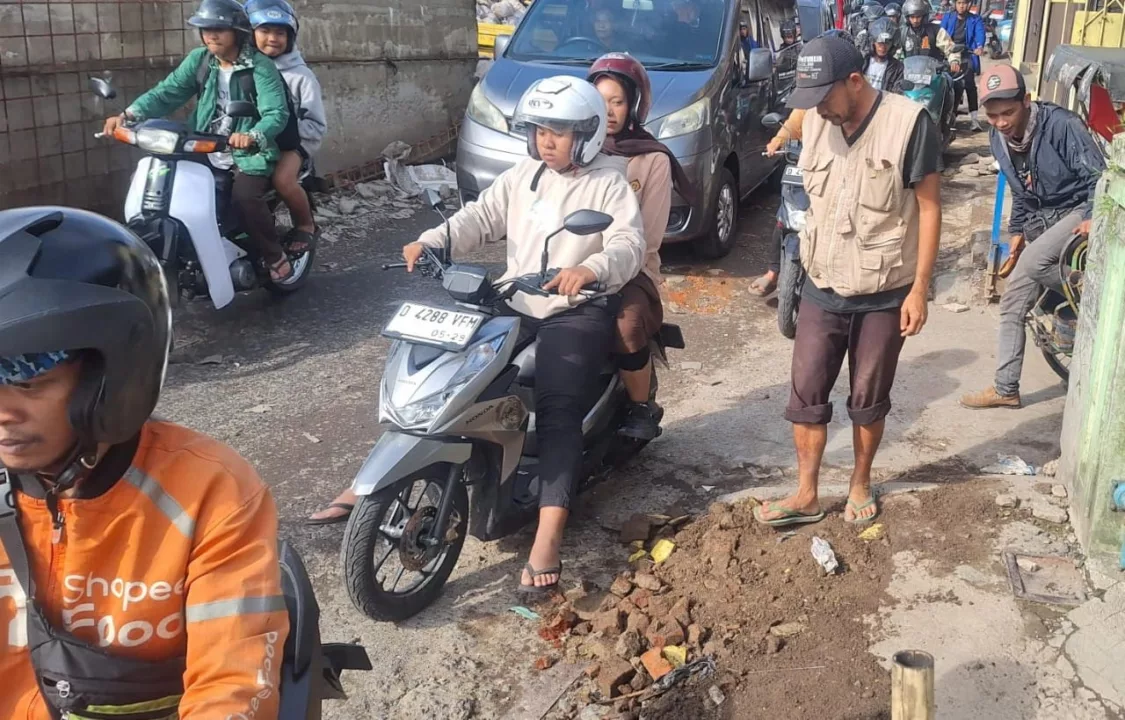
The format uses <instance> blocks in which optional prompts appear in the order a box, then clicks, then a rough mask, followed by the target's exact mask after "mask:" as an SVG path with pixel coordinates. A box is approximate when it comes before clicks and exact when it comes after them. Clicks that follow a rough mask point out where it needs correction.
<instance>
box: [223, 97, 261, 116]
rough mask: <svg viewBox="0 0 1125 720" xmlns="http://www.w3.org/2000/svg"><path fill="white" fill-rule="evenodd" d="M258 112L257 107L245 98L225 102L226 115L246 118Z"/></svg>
mask: <svg viewBox="0 0 1125 720" xmlns="http://www.w3.org/2000/svg"><path fill="white" fill-rule="evenodd" d="M257 114H258V108H257V107H256V106H255V105H254V103H252V102H247V101H245V100H231V101H230V102H228V103H227V117H232V118H248V117H254V116H255V115H257Z"/></svg>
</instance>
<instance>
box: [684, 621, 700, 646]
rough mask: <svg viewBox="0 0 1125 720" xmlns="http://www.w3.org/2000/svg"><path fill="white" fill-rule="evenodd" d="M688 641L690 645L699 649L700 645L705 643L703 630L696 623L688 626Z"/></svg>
mask: <svg viewBox="0 0 1125 720" xmlns="http://www.w3.org/2000/svg"><path fill="white" fill-rule="evenodd" d="M687 641H688V644H690V645H694V646H695V647H699V644H700V643H702V642H703V628H702V627H700V626H699V625H696V624H694V623H693V624H691V625H688V629H687Z"/></svg>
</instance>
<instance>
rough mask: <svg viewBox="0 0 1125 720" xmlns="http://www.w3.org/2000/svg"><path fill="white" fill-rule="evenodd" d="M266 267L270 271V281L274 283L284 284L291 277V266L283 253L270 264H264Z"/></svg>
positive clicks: (287, 257)
mask: <svg viewBox="0 0 1125 720" xmlns="http://www.w3.org/2000/svg"><path fill="white" fill-rule="evenodd" d="M266 267H267V268H268V269H269V271H270V280H272V281H274V282H275V283H279V282H285V281H286V280H288V279H289V278H291V277H293V264H292V263H290V262H289V256H288V255H286V254H285V253H282V254H281V257H280V258H278V259H277V260H276V261H274V262H272V263H266Z"/></svg>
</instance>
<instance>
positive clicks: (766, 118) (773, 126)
mask: <svg viewBox="0 0 1125 720" xmlns="http://www.w3.org/2000/svg"><path fill="white" fill-rule="evenodd" d="M782 122H784V119H783V118H782V117H781V113H775V112H771V113H768V114H766V115H763V116H762V125H765V126H766V127H768V128H769V129H770V130H777V129H778V128H779V127H781V123H782Z"/></svg>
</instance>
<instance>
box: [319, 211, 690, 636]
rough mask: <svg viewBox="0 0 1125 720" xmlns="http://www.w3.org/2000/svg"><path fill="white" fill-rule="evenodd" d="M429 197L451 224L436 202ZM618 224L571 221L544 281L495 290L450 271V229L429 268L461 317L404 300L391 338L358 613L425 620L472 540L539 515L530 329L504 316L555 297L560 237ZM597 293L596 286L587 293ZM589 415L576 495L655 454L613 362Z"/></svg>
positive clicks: (355, 554) (347, 558)
mask: <svg viewBox="0 0 1125 720" xmlns="http://www.w3.org/2000/svg"><path fill="white" fill-rule="evenodd" d="M427 197H428V200H429V202H430V205H431V206H432V207H433V208H434V209H435V210H438V211H439V212H440V211H441V209H442V205H441V199H440V198H439V197H438V195H437V193H435V192H434V191H432V190H429V191H427ZM443 217H444V216H443ZM612 221H613V219H612V218H611V217H610V216H609V215H606V214H605V213H599V212H594V211H592V210H580V211H578V212H575V213H572V214H570V215H569V216H567V218H566V220H565V221H564V223H563V227H561V228H559V229H558V230H557V231H555V232H554V233H552V235H551V236H549V237H547V239H546V240H545V241H544V247H543V260H542V268H541V270H540V272H538V273H531V274H529V275H524V276H520V277H517V278H512V279H510V280H506V281H503V282H500V283H496V284H494V283H493V281H492V279H491V277H489V273H488V271H487V270H486V269H485V268H482V267H479V266H474V265H460V264H454V265H451V264H448V258H449V257H450V254H449V242H448V223H447V227H446V237H447V241H446V248H445V250H444V252H442V251H438V252H433V251H430V250H428V249H427V250H426V255H425V256H424V257H423V259H422V261H421V262H420V263H419V264H418V266H417V267H418V269H419V270H420V271H421V273H422V274H424V275H431V276H435V277H440V278H441V280H442V285H443V286H444V288H445V290H446V291H447V292H448V293H449V295H450V296H451V297H452V299H453V300H454V302H455V303H456V307H455V308H454V307H431V306H428V305H425V304H423V303H417V302H413V301H411V302H406V303H403V304H402V306H401V307H400V308H399V309H398V310H397V311H396V312H395V314H394V316H393V317H392V318H391V321H390V323H388V324H387V326H386V329H385V330H384V331H383V334H384V335H385V336H388V337H391V338H394V340H395V342H394V344H393V345H392V346H391V348H390V351H389V352H388V354H387V363H386V370H385V371H384V374H383V382H382V385H381V386H380V389H379V420H380V422H385V423H390V424H391V425H392V427H391V429H389V430H387V432H385V433H384V434H383V436H382V437H381V438H379V442H378V443H376V445H375V447H374V448H373V449H372V450H371V453H370V454H369V455H368V456H367V460H366V461H365V462H364V464H363V467H361V468H360V470H359V473H358V474H357V475H356V478H355V481H354V482H353V484H352V489H353V490H354V491H355V493H356V495H358V496H359V500H358V502H357V504H356V506H355V509H354V510H353V511H352V514H351V517H350V518H349V520H348V526H347V530H346V531H345V533H344V540H343V548H342V550H341V556H342V560H343V564H344V575H345V578H346V580H347V588H348V594H349V596H350V597H351V599H352V602H353V603H354V604H355V606H356V607H357V608H358V609H359V610H360V611H362V612H364V613H366V614H367V615H369V616H370V617H372V618H375V619H377V620H387V621H399V620H404V619H406V618H408V617H410V616H411V615H414V614H415V613H418V612H419V611H421V610H422V609H424V608H425V607H426V606H428V605H429V604H430V603H431V602H433V601H434V599H435V598H437V596H438V593H439V592H440V591H441V588H442V586H443V585H444V584H445V581H446V579H448V577H449V574H450V573H451V572H452V571H453V568H454V566H455V565H456V564H457V558H458V556H459V555H460V553H461V546H462V545H463V544H464V542H465V537H466V535H469V534H471V535H473V536H474V537H477V538H479V539H481V540H494V539H497V538H500V537H502V536H504V535H507V534H509V533H511V532H514V531H515V530H517V529H519V528H520V527H522V526H523V525H525V524H527V523H528V522H529V521H530V520H531V519H533V518H534V517H535V513H536V511H537V510H538V505H539V493H540V481H539V449H538V440H537V436H536V431H535V400H534V387H535V350H536V343H535V342H534V341H532V342H527V341H521V338H520V332H519V331H520V318H519V317H512V316H510V315H505V314H503V308H504V306H505V304H506V301H507V300H508V299H509V298H511V297H512V296H513V295H515V293H517V292H522V293H527V294H530V295H539V296H544V295H547V292H546V291H544V290H543V289H542V287H543V285H544V284H546V283H547V282H548V281H549V280H550V279H551V278H552V277H554V274H555V273H557V272H558V271H557V270H555V269H551V270H548V269H547V263H548V253H547V248H548V245H549V243H550V241H551V238H552V237H554V236H555V235H557V234H558V233H560V232H562V231H563V230H566V231H567V232H569V233H571V234H574V235H591V234H594V233H598V232H602V231H604V230H605V229H606V228H607V227H609V225H610V224H611V223H612ZM383 267H384V269H391V268H395V267H405V265H404V264H403V263H395V264H392V265H384V266H383ZM599 290H601V288H600V287H598V286H597V284H596V283H595V284H594V286H587V288H586V290H584V291H583V292H584V293H590V294H594V295H596V294H597V293H598V291H599ZM589 302H608V298H595V299H591V300H589ZM652 345H653V349H654V354H655V355H656V356H657V357H659V358H661V359H663V358H664V348H665V347H675V348H682V347H684V341H683V335H682V334H681V333H680V330H679V328H677V327H676V326H674V325H665V326H664V327H662V328H661V330H660V332H659V333H658V334H657V336H656V337H654V338H652ZM654 388H655V383H654ZM587 403H588V404H587V408H588V410H587V412H586V415H585V419H584V420H583V422H582V437H583V468H582V474H581V476H580V478H581V479H580V480H579V482H578V488H577V490H578V491H579V492H581V491H582V490H584V489H585V488H587V487H589V486H590V485H591V484H593V482H594V481H596V480H597V479H600V478H601V477H604V475H605V472H606V470H607V469H608V468H612V467H615V466H618V465H620V464H621V463H623V462H625V461H626V460H628V459H629V458H631V457H632V456H633V455H635V454H636V453H637V452H638V451H639V450H640V449H641V448H643V447H644V446H645V445H646V444H647V443H646V442H645V441H640V440H634V439H631V438H627V437H624V436H622V435H620V434H619V433H618V429H619V428H620V427H621V425H622V423H623V421H624V419H625V414H626V408H627V405H628V397H627V395H626V393H625V389H624V386H623V385H622V383H621V380H620V379H619V377H618V372H617V367H616V366H615V365H614V364H613V363H612V362H607V364H606V366H605V367H604V368H603V370H602V372H601V374H600V376H599V379H598V381H597V382H596V383H594V384H593V386H591V387H590V388H589V393H588V396H587ZM658 414H659V413H658ZM658 420H659V418H658ZM470 496H471V499H472V503H471V505H470ZM388 561H391V562H388Z"/></svg>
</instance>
